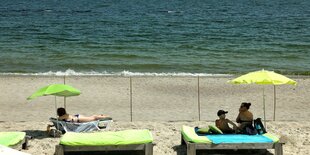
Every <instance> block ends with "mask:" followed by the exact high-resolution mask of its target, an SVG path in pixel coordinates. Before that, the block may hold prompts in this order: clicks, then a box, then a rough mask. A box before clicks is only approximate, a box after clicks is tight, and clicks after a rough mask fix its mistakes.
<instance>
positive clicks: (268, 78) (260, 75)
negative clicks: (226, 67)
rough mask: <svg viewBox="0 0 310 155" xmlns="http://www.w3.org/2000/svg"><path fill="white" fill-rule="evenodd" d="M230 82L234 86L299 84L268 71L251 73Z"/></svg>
mask: <svg viewBox="0 0 310 155" xmlns="http://www.w3.org/2000/svg"><path fill="white" fill-rule="evenodd" d="M229 82H230V83H233V84H251V83H255V84H266V85H268V84H269V85H282V84H291V85H296V84H297V82H296V81H294V80H292V79H289V78H287V77H285V76H283V75H281V74H278V73H275V72H273V71H267V70H260V71H255V72H250V73H248V74H245V75H242V76H240V77H238V78H236V79H233V80H231V81H229Z"/></svg>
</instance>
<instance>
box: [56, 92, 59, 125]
mask: <svg viewBox="0 0 310 155" xmlns="http://www.w3.org/2000/svg"><path fill="white" fill-rule="evenodd" d="M55 112H56V118H57V102H56V96H55ZM56 121H57V123H56V124H57V129H59V126H58V124H59V123H58V118H57V120H56Z"/></svg>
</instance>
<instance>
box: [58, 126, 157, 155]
mask: <svg viewBox="0 0 310 155" xmlns="http://www.w3.org/2000/svg"><path fill="white" fill-rule="evenodd" d="M152 142H153V137H152V134H151V132H150V131H149V130H124V131H117V132H111V131H107V132H93V133H74V132H68V133H66V134H64V135H63V136H62V138H61V139H60V144H59V145H57V146H56V148H55V155H64V153H65V152H79V151H83V152H84V151H85V152H92V151H96V152H97V151H138V150H140V151H144V154H145V155H152V154H153V144H152Z"/></svg>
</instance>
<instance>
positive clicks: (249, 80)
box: [228, 69, 297, 126]
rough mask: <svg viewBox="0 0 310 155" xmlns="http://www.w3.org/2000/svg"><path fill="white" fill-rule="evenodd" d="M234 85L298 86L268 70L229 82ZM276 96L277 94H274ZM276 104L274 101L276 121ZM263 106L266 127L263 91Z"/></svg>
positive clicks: (251, 73) (248, 74)
mask: <svg viewBox="0 0 310 155" xmlns="http://www.w3.org/2000/svg"><path fill="white" fill-rule="evenodd" d="M228 82H229V83H232V84H260V85H282V84H290V85H296V84H297V82H296V81H294V80H292V79H290V78H287V77H286V76H283V75H281V74H278V73H275V72H273V71H268V70H264V69H263V70H260V71H255V72H250V73H247V74H245V75H242V76H240V77H238V78H235V79H233V80H231V81H228ZM274 96H275V93H274ZM275 104H276V102H275V99H274V119H275V109H276V105H275ZM263 106H264V122H265V123H264V124H265V126H266V116H265V115H266V114H265V94H264V90H263Z"/></svg>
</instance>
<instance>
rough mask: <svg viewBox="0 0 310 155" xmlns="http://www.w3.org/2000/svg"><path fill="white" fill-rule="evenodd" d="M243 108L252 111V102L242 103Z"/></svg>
mask: <svg viewBox="0 0 310 155" xmlns="http://www.w3.org/2000/svg"><path fill="white" fill-rule="evenodd" d="M241 106H244V107H246V108H247V109H250V106H251V103H250V102H242V103H241Z"/></svg>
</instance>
